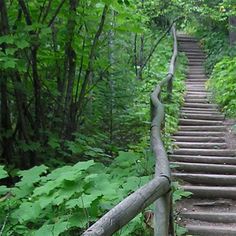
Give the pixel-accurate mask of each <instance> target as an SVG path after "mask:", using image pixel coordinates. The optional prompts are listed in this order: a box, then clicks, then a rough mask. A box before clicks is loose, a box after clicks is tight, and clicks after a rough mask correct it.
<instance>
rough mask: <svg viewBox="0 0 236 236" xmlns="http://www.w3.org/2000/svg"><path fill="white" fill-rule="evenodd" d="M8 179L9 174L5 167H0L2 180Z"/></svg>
mask: <svg viewBox="0 0 236 236" xmlns="http://www.w3.org/2000/svg"><path fill="white" fill-rule="evenodd" d="M6 177H8V173H7V172H6V171H5V170H4V166H2V165H0V179H4V178H6Z"/></svg>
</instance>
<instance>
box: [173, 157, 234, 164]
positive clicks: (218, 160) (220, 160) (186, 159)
mask: <svg viewBox="0 0 236 236" xmlns="http://www.w3.org/2000/svg"><path fill="white" fill-rule="evenodd" d="M169 159H170V160H171V161H178V162H188V163H189V162H191V163H208V164H222V163H224V164H227V165H236V158H235V157H223V156H222V157H219V156H189V155H169Z"/></svg>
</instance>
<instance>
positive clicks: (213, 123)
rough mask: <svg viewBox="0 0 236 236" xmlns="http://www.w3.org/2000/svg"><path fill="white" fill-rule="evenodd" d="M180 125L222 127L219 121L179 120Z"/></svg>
mask: <svg viewBox="0 0 236 236" xmlns="http://www.w3.org/2000/svg"><path fill="white" fill-rule="evenodd" d="M179 123H180V125H215V126H216V125H223V122H222V121H219V120H195V119H183V118H181V119H179Z"/></svg>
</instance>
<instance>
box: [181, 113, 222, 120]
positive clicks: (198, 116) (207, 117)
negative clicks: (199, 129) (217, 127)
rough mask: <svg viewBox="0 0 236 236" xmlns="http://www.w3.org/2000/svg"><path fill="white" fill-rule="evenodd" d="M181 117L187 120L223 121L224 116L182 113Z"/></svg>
mask: <svg viewBox="0 0 236 236" xmlns="http://www.w3.org/2000/svg"><path fill="white" fill-rule="evenodd" d="M180 117H182V118H187V119H197V120H211V121H213V120H218V121H223V120H224V116H223V115H216V114H197V113H190V114H189V113H184V112H182V113H181V115H180Z"/></svg>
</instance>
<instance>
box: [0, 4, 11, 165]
mask: <svg viewBox="0 0 236 236" xmlns="http://www.w3.org/2000/svg"><path fill="white" fill-rule="evenodd" d="M0 14H1V16H0V36H3V35H7V34H9V24H8V16H7V9H6V4H5V1H4V0H0ZM0 48H1V50H2V51H3V52H5V49H6V44H5V43H2V44H0ZM7 81H8V73H7V72H5V71H3V70H0V91H1V103H0V104H1V115H0V116H1V129H0V131H1V134H2V140H1V144H2V154H1V155H2V157H3V159H4V161H5V162H6V163H7V164H10V163H11V159H12V149H13V147H12V134H11V133H12V127H11V119H10V111H9V105H8V92H7Z"/></svg>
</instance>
